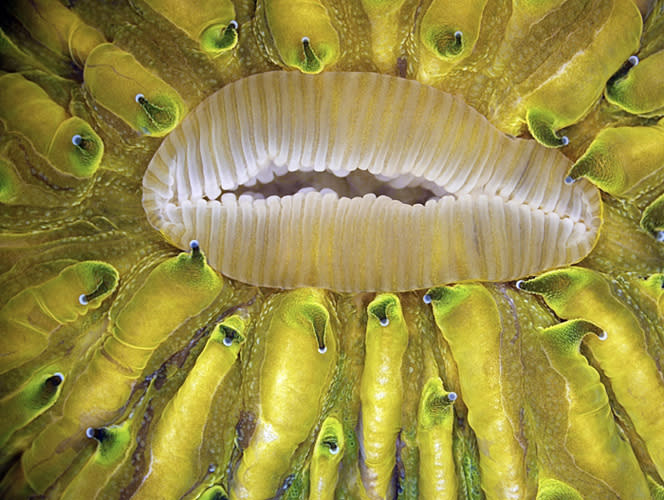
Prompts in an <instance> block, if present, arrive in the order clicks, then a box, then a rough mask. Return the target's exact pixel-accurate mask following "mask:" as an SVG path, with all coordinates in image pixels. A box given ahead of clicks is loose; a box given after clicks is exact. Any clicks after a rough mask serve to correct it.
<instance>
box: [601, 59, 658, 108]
mask: <svg viewBox="0 0 664 500" xmlns="http://www.w3.org/2000/svg"><path fill="white" fill-rule="evenodd" d="M628 64H629V66H630V68H629V69H628V71H627V73H626V74H622V75H617V77H616V78H613V79H611V80H610V81H609V83H608V84H607V86H606V90H605V91H604V95H605V96H606V100H607V101H609V102H610V103H611V104H615V105H616V106H619V107H620V108H622V109H624V110H625V111H628V112H629V113H634V114H638V115H644V116H659V115H661V114H662V113H663V112H664V78H662V71H663V69H664V50H660V51H658V52H655V53H654V54H652V55H650V56H648V57H646V58H645V59H641V60H639V59H638V58H636V56H632V57H630V59H629V62H628Z"/></svg>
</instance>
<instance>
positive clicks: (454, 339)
mask: <svg viewBox="0 0 664 500" xmlns="http://www.w3.org/2000/svg"><path fill="white" fill-rule="evenodd" d="M191 3H192V4H194V2H191ZM199 7H200V8H196V7H192V6H190V5H189V2H177V1H158V0H149V1H147V0H116V1H111V0H107V1H93V0H76V1H70V2H65V3H60V2H59V1H58V0H39V1H37V0H33V1H28V0H17V1H9V2H6V4H3V6H2V7H0V12H2V13H1V14H0V27H1V28H2V31H1V32H0V91H1V92H0V118H1V119H2V120H1V122H0V123H2V125H0V127H2V128H1V129H0V373H1V374H2V377H0V473H1V474H2V479H1V482H0V496H1V497H2V498H8V499H9V498H28V497H31V496H33V497H36V498H69V499H79V498H99V499H113V498H122V499H125V498H144V499H154V498H173V499H174V498H192V499H193V498H204V499H221V498H226V497H229V498H274V497H277V498H282V497H283V498H307V497H308V498H397V497H398V498H463V499H479V498H489V499H500V500H502V499H508V498H538V499H550V498H551V499H553V498H556V499H562V498H565V499H567V498H570V499H571V498H585V499H591V500H594V499H598V500H599V499H612V498H621V499H624V500H634V499H641V498H644V499H646V498H664V486H663V484H664V377H663V367H662V363H663V362H664V326H663V323H664V322H663V319H664V275H663V274H662V273H663V272H664V246H663V244H662V242H661V240H662V239H664V237H663V235H664V188H663V187H662V186H663V179H664V131H663V130H662V129H663V128H664V122H663V121H662V115H663V113H664V90H663V87H662V85H663V84H662V81H664V79H662V77H661V75H662V74H663V73H664V71H663V63H662V61H663V59H662V54H663V51H664V1H662V0H659V1H655V2H638V5H637V3H635V2H633V1H632V0H567V1H564V0H546V1H535V0H513V1H508V0H473V1H467V2H452V1H444V0H421V1H420V0H392V1H387V0H384V1H380V0H292V1H288V0H258V1H253V0H234V1H233V2H230V1H229V0H226V1H221V0H220V1H218V2H211V1H206V2H201V5H200V6H199ZM633 56H636V57H633ZM275 70H283V71H301V72H304V73H319V72H322V71H339V72H344V71H361V72H379V73H384V74H389V75H393V76H399V77H403V78H409V79H417V80H419V81H420V82H422V83H425V84H427V85H430V86H433V87H436V88H438V89H441V90H443V91H446V92H449V93H452V94H456V95H459V96H461V97H462V98H463V99H464V100H465V102H466V103H468V104H469V105H470V106H472V107H474V108H475V109H477V110H478V111H479V112H480V113H482V114H483V115H484V116H486V117H487V119H488V120H489V121H490V122H491V123H493V124H494V125H495V126H496V127H497V128H498V129H500V130H501V131H502V132H504V133H505V134H508V135H512V136H519V137H524V138H530V140H533V141H535V140H536V141H538V142H539V143H541V144H542V145H544V146H546V147H558V148H560V149H559V150H560V151H561V152H562V153H563V154H564V155H565V156H567V157H568V158H569V159H570V160H571V162H573V163H574V166H573V167H572V168H571V170H570V172H569V174H568V175H569V177H568V179H567V182H574V181H576V180H577V179H579V178H584V180H583V181H579V182H588V181H590V182H592V183H593V184H595V185H596V186H597V187H598V188H599V189H600V190H601V192H602V193H601V196H602V207H603V208H602V217H603V223H602V227H601V230H600V235H599V239H598V241H597V243H596V245H595V247H594V249H593V250H592V252H591V253H590V254H589V255H588V256H587V257H585V258H584V259H583V260H582V261H581V262H579V263H576V264H575V265H572V266H570V267H566V268H563V269H557V270H553V271H549V272H546V273H543V274H540V275H539V276H523V278H524V279H523V280H520V281H518V282H505V283H479V282H466V283H461V284H452V283H440V286H436V287H434V288H431V289H428V290H427V289H422V290H413V291H409V292H401V293H390V290H385V291H384V293H353V294H350V293H339V292H335V291H334V290H322V289H297V290H282V289H278V288H261V287H257V286H252V285H249V284H243V283H240V282H236V281H233V280H231V279H228V278H226V277H223V276H222V275H221V274H219V273H218V272H217V271H215V270H214V269H212V268H211V267H210V266H209V265H208V264H207V262H206V260H205V257H204V255H205V251H206V249H205V248H204V247H203V248H200V247H199V245H198V244H197V243H195V242H194V243H192V245H191V248H190V249H188V250H187V252H185V253H181V252H180V250H178V249H176V248H174V247H172V246H171V245H170V244H168V243H167V242H166V240H165V238H164V236H163V235H162V234H161V233H160V232H159V231H157V230H156V229H154V228H153V227H152V226H151V225H150V223H149V222H148V220H147V218H146V215H145V211H144V208H143V205H142V202H141V200H142V180H143V175H144V173H145V171H146V168H147V166H148V163H149V162H150V160H151V158H152V156H153V155H154V153H155V151H156V150H157V148H158V147H159V145H160V143H161V142H162V138H163V136H166V135H167V134H168V133H169V132H171V131H172V130H173V129H174V127H176V126H177V124H178V123H179V122H180V121H181V120H182V118H183V117H184V116H185V115H186V113H187V111H188V110H192V109H194V108H195V107H196V106H197V105H198V104H199V103H200V102H201V101H203V100H204V99H205V98H206V97H208V96H210V95H211V94H212V93H214V92H215V91H217V90H219V89H220V88H222V87H223V86H225V85H227V84H229V83H230V82H233V81H235V80H239V79H241V78H244V77H247V76H249V75H252V74H255V73H262V72H267V71H275ZM344 105H347V106H354V105H355V103H344ZM395 105H396V106H398V103H395ZM429 132H430V133H431V134H435V133H436V130H431V131H429ZM469 168H470V167H469ZM530 168H538V165H537V164H533V165H530ZM560 182H561V183H563V182H565V179H563V178H561V179H560ZM358 230H360V229H359V228H358ZM658 240H659V241H658ZM238 244H243V242H238ZM312 251H313V250H312ZM518 251H519V246H518V244H517V245H515V246H514V247H513V248H504V249H501V250H500V252H508V253H510V254H511V253H513V252H518ZM298 258H299V259H307V252H306V251H302V252H301V255H299V256H298ZM369 258H371V257H370V256H364V255H358V256H357V259H358V266H359V265H361V262H362V259H369ZM498 258H502V256H496V259H498ZM434 264H435V263H434ZM401 265H403V266H408V265H418V263H417V262H403V263H401ZM382 269H383V270H382V272H384V273H389V272H390V269H387V268H385V267H384V266H383V268H382Z"/></svg>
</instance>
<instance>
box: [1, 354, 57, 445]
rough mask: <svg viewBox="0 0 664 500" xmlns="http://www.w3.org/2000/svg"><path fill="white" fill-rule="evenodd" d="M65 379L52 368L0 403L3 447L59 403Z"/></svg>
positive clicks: (35, 375) (39, 373)
mask: <svg viewBox="0 0 664 500" xmlns="http://www.w3.org/2000/svg"><path fill="white" fill-rule="evenodd" d="M64 379H65V377H64V375H63V374H62V373H60V372H54V371H53V368H52V367H47V368H45V369H42V370H39V372H37V373H36V374H34V375H33V376H32V377H30V380H28V381H27V382H26V383H25V384H24V385H23V386H22V387H21V388H19V389H18V390H17V391H16V392H14V393H12V394H9V395H7V396H5V397H4V398H2V399H1V400H0V415H2V419H0V447H4V445H5V443H7V440H8V439H9V438H10V436H11V435H12V434H13V433H14V432H15V431H16V430H17V429H20V428H22V427H25V426H26V425H27V424H29V423H30V422H32V421H33V420H34V419H36V418H37V417H39V415H41V414H42V413H44V412H45V411H46V410H48V409H49V408H50V407H51V406H53V405H54V404H55V402H56V401H57V399H58V397H59V396H60V390H61V389H62V382H63V381H64Z"/></svg>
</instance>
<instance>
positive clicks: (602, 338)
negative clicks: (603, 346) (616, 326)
mask: <svg viewBox="0 0 664 500" xmlns="http://www.w3.org/2000/svg"><path fill="white" fill-rule="evenodd" d="M608 337H609V334H608V333H606V331H602V333H598V334H597V338H598V339H600V340H606V339H607V338H608Z"/></svg>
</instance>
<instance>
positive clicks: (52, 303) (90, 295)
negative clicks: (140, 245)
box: [0, 260, 119, 373]
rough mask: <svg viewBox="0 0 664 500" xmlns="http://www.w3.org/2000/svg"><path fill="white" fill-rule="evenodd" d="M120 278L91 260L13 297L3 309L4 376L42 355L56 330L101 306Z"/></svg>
mask: <svg viewBox="0 0 664 500" xmlns="http://www.w3.org/2000/svg"><path fill="white" fill-rule="evenodd" d="M118 279H119V277H118V272H117V270H116V269H115V268H114V267H113V266H111V265H110V264H107V263H105V262H98V261H92V260H89V261H84V262H79V263H77V264H73V265H71V266H68V267H66V268H65V269H63V270H62V271H61V272H60V274H58V275H57V276H56V277H55V278H52V279H50V280H48V281H46V282H44V283H42V284H40V285H37V286H34V287H31V288H27V289H25V290H23V291H22V292H20V293H19V294H18V295H16V296H14V297H12V298H11V299H10V300H9V302H7V304H5V305H4V307H3V308H2V309H0V329H1V330H2V335H1V336H0V356H1V357H2V365H1V366H0V373H5V372H8V371H9V370H11V369H13V368H15V367H17V366H20V365H22V364H23V363H25V362H27V361H30V360H31V359H34V358H35V357H37V356H39V354H41V353H42V352H43V351H44V350H45V349H46V347H47V346H48V342H49V336H50V334H51V332H52V331H53V330H55V329H56V328H57V327H58V326H60V325H63V324H67V323H72V322H73V321H76V320H77V319H78V318H79V317H80V316H82V315H84V314H86V313H87V312H88V311H90V310H94V309H97V308H98V307H100V306H101V304H102V302H103V301H104V299H106V298H107V297H108V296H110V295H111V294H112V293H113V292H114V291H115V288H116V287H117V285H118Z"/></svg>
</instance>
